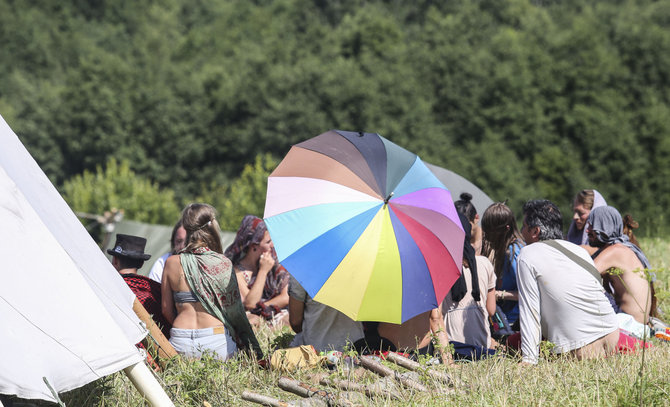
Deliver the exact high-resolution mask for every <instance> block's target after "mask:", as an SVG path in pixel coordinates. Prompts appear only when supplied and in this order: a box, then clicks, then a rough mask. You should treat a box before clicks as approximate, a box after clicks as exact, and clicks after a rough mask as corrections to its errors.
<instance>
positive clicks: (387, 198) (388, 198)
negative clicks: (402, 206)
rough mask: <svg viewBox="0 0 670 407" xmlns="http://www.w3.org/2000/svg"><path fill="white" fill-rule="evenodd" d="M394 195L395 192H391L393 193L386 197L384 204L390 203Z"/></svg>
mask: <svg viewBox="0 0 670 407" xmlns="http://www.w3.org/2000/svg"><path fill="white" fill-rule="evenodd" d="M392 196H393V192H391V193H390V194H389V196H387V197H386V199H384V204H387V203H389V200H390V199H391V197H392Z"/></svg>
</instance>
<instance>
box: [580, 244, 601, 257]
mask: <svg viewBox="0 0 670 407" xmlns="http://www.w3.org/2000/svg"><path fill="white" fill-rule="evenodd" d="M579 247H581V248H582V249H584V250H586V251H587V253H588V254H589V256H593V253H595V252H596V251H597V250H598V248H597V247H593V246H589V245H587V244H581V245H579Z"/></svg>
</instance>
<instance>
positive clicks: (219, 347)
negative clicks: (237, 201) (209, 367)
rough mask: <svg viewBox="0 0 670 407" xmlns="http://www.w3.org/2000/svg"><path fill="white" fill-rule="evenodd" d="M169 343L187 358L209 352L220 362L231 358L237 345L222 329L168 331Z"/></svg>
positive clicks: (176, 329)
mask: <svg viewBox="0 0 670 407" xmlns="http://www.w3.org/2000/svg"><path fill="white" fill-rule="evenodd" d="M170 343H171V344H172V346H174V348H175V350H176V351H177V352H178V353H180V354H182V355H184V356H186V357H189V358H200V357H201V356H202V354H203V353H205V352H211V353H214V354H215V356H216V357H218V358H219V359H221V360H227V359H229V358H231V357H232V356H233V355H235V353H236V352H237V345H236V344H235V341H234V340H233V338H231V337H230V335H228V332H226V330H225V328H224V327H222V326H221V327H214V328H204V329H178V328H172V329H170Z"/></svg>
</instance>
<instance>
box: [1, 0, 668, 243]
mask: <svg viewBox="0 0 670 407" xmlns="http://www.w3.org/2000/svg"><path fill="white" fill-rule="evenodd" d="M669 27H670V1H668V0H664V1H651V0H628V1H625V0H621V1H592V2H583V1H577V0H566V1H528V0H525V1H523V0H502V1H501V0H475V1H473V0H457V1H430V0H418V1H415V2H403V1H397V0H394V1H391V0H386V1H381V0H377V1H373V0H371V1H362V0H339V1H337V0H336V1H325V0H274V1H270V0H266V1H261V0H257V1H248V0H218V1H202V0H191V1H185V0H154V1H147V2H136V1H129V0H115V1H109V0H97V1H82V0H71V1H62V2H50V1H44V0H32V1H14V0H0V43H1V44H2V46H1V47H0V114H2V115H3V117H4V118H5V119H6V120H7V121H8V123H9V124H10V126H12V128H13V129H14V130H15V131H16V132H17V134H18V135H19V137H20V138H21V140H22V141H23V142H24V143H25V144H26V146H27V147H28V149H29V150H30V151H31V153H32V154H33V156H34V157H35V158H36V159H37V161H38V162H39V163H40V165H41V166H42V168H43V169H44V170H45V172H46V173H47V174H48V175H49V177H50V178H51V179H52V181H54V183H55V184H56V185H58V186H62V185H63V184H64V183H65V181H67V180H68V179H70V178H72V177H74V176H75V175H78V174H82V173H83V171H84V170H89V171H94V170H95V168H96V165H102V164H104V163H105V162H107V160H108V159H109V158H116V159H119V160H123V159H127V160H128V161H129V163H130V168H131V169H132V170H133V171H134V172H135V173H136V174H139V175H141V176H143V177H146V178H147V179H150V180H151V181H153V182H156V183H157V184H158V185H160V186H161V187H162V188H167V189H171V190H173V191H174V192H175V196H176V199H177V200H178V201H180V200H181V201H184V200H189V199H192V198H191V197H196V196H203V193H202V191H203V187H205V188H206V189H212V186H217V185H218V186H221V188H227V187H226V186H227V185H230V184H231V182H232V181H233V180H234V179H236V178H237V177H238V176H239V175H240V174H241V172H242V169H243V168H244V167H245V165H249V164H253V163H254V162H255V157H256V156H258V155H260V154H263V153H270V154H271V155H272V156H273V157H274V160H279V159H280V158H281V157H282V156H283V154H285V153H286V152H287V151H288V149H289V147H290V145H292V144H294V143H297V142H299V141H301V140H304V139H306V138H309V137H312V136H315V135H317V134H320V133H322V132H324V131H326V130H328V129H331V128H338V129H344V130H355V131H359V130H363V131H371V132H378V133H380V134H382V135H383V136H385V137H387V138H389V139H390V140H392V141H394V142H395V143H397V144H399V145H401V146H404V147H406V148H407V149H410V150H411V151H414V152H416V153H418V154H419V155H420V156H421V157H422V158H423V159H424V160H425V161H428V162H431V163H434V164H437V165H441V166H443V167H446V168H449V169H451V170H453V171H455V172H457V173H459V174H461V175H463V176H465V177H467V178H468V179H470V180H472V181H473V182H474V183H475V184H477V185H479V186H480V187H481V188H482V189H483V190H484V191H486V192H487V193H489V195H490V196H491V197H492V198H493V199H496V200H504V199H508V198H509V202H510V204H511V205H512V206H513V207H514V208H515V209H516V210H517V211H518V210H519V206H520V204H521V203H522V202H523V201H525V200H526V199H529V198H535V197H546V198H550V199H552V200H555V201H556V202H557V203H559V204H560V205H561V208H562V209H564V210H567V208H568V205H569V202H570V199H571V197H572V196H573V195H574V194H575V193H576V192H577V190H579V189H582V188H596V189H598V190H599V191H601V192H602V193H603V195H604V196H605V198H606V199H607V200H608V202H609V203H610V204H612V205H615V206H617V207H619V208H620V209H621V210H622V211H623V212H631V213H632V214H634V215H635V216H636V217H637V218H639V219H641V220H643V226H644V227H646V228H647V231H649V229H650V228H652V227H656V228H658V229H657V230H661V229H660V228H661V226H665V225H670V219H667V218H663V214H664V212H665V211H664V209H665V208H666V207H667V206H668V205H669V204H670V183H669V182H667V180H668V179H669V178H670V160H668V157H670V137H668V136H667V135H668V132H669V130H670V119H669V117H670V86H668V85H669V83H668V82H669V81H670V30H669V29H668V28H669ZM215 188H216V187H214V189H215ZM205 195H206V194H205ZM179 203H180V204H181V203H182V202H179ZM645 220H646V221H647V222H646V223H645V222H644V221H645ZM652 221H653V223H651V222H652ZM566 226H567V225H566Z"/></svg>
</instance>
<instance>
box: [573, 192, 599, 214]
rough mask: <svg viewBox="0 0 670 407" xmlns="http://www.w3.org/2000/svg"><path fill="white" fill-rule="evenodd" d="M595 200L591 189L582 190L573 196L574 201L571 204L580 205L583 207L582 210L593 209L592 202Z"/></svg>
mask: <svg viewBox="0 0 670 407" xmlns="http://www.w3.org/2000/svg"><path fill="white" fill-rule="evenodd" d="M595 199H596V194H595V193H594V192H593V190H592V189H582V190H581V191H579V192H578V193H577V195H576V196H575V200H574V201H573V203H580V204H582V205H584V208H586V209H589V210H591V209H593V202H594V201H595Z"/></svg>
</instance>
